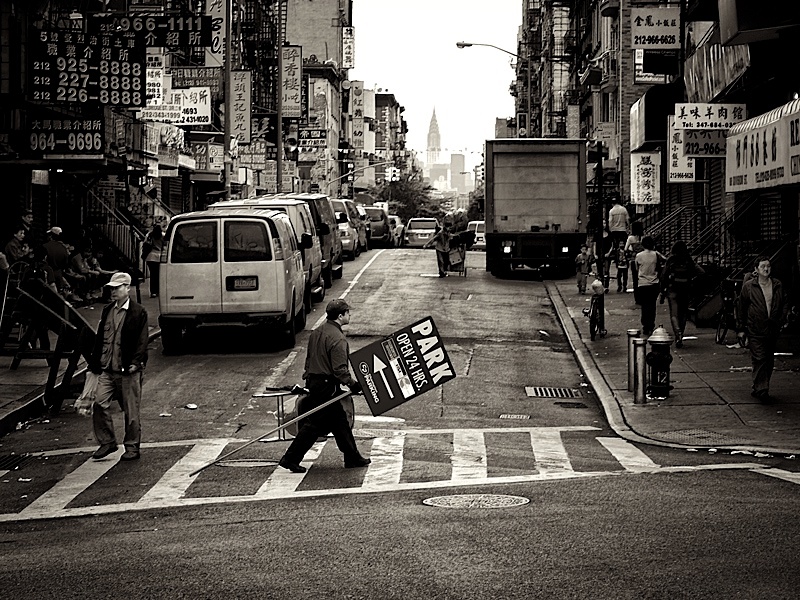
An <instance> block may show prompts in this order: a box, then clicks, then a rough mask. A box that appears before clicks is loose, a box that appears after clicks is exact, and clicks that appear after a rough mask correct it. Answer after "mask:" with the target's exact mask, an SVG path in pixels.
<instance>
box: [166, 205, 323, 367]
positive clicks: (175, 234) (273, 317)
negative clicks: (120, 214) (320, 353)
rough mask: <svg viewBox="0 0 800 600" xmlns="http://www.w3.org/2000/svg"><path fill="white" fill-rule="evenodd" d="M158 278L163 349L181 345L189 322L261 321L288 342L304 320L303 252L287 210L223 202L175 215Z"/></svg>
mask: <svg viewBox="0 0 800 600" xmlns="http://www.w3.org/2000/svg"><path fill="white" fill-rule="evenodd" d="M309 243H310V241H309ZM159 281H160V289H161V293H160V294H159V297H158V308H159V313H160V314H159V317H158V323H159V326H160V327H161V345H162V347H163V349H164V352H165V353H167V354H177V353H179V352H181V351H182V349H183V336H184V333H185V332H186V331H187V330H190V329H194V328H196V327H201V326H215V325H241V326H244V327H249V326H257V327H259V328H268V329H269V330H271V331H274V332H276V333H277V334H278V335H279V336H281V338H282V339H281V341H282V342H283V344H282V345H284V346H286V347H289V348H291V347H293V346H294V344H295V336H296V332H297V331H298V330H302V329H303V328H304V327H305V325H306V311H305V309H304V307H303V295H304V287H305V279H304V274H303V259H302V256H301V254H300V248H299V246H298V245H297V238H296V237H295V232H294V227H293V226H292V222H291V221H290V220H289V216H288V215H286V213H282V212H278V211H274V210H253V209H249V208H247V209H242V208H230V209H214V210H205V211H198V212H191V213H185V214H181V215H178V216H176V217H174V218H173V219H172V220H171V221H170V223H169V226H168V227H167V231H166V233H165V234H164V251H162V262H161V269H160V273H159Z"/></svg>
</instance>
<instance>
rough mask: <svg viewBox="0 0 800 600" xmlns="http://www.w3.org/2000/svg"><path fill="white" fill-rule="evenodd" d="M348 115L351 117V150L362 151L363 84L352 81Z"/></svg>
mask: <svg viewBox="0 0 800 600" xmlns="http://www.w3.org/2000/svg"><path fill="white" fill-rule="evenodd" d="M350 114H351V115H352V117H353V148H356V149H358V150H363V149H364V82H363V81H353V82H352V86H351V88H350Z"/></svg>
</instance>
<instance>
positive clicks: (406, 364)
mask: <svg viewBox="0 0 800 600" xmlns="http://www.w3.org/2000/svg"><path fill="white" fill-rule="evenodd" d="M350 365H351V366H352V367H353V370H354V371H355V373H356V378H357V379H358V381H359V383H360V384H361V387H362V388H363V390H364V398H366V400H367V404H368V405H369V408H370V410H371V411H372V414H373V415H374V416H378V415H381V414H383V413H385V412H386V411H388V410H391V409H392V408H394V407H396V406H398V405H400V404H402V403H404V402H408V401H409V400H411V398H414V397H416V396H419V395H420V394H424V393H425V392H427V391H429V390H432V389H433V388H435V387H437V386H440V385H442V384H443V383H446V382H448V381H450V380H451V379H455V376H456V374H455V369H454V368H453V364H452V363H451V362H450V357H449V356H448V355H447V350H445V347H444V343H443V342H442V338H441V336H440V335H439V331H438V330H437V329H436V325H435V324H434V322H433V319H432V318H431V317H425V318H424V319H422V320H420V321H417V322H416V323H414V324H412V325H409V326H408V327H404V328H402V329H400V330H398V331H396V332H394V333H392V334H391V335H389V336H388V337H386V338H384V339H383V340H380V341H378V342H373V343H372V344H369V345H368V346H365V347H364V348H361V349H360V350H357V351H356V352H353V353H352V354H350Z"/></svg>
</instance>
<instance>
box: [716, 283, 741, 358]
mask: <svg viewBox="0 0 800 600" xmlns="http://www.w3.org/2000/svg"><path fill="white" fill-rule="evenodd" d="M741 287H742V282H741V281H739V280H738V279H725V280H723V282H722V285H721V288H722V292H721V294H722V308H721V309H720V310H719V313H718V316H717V333H716V335H715V336H714V341H715V342H716V343H717V344H724V343H725V342H726V341H727V337H728V331H729V330H731V329H732V330H734V331H735V330H736V298H737V297H738V296H739V290H740V289H741Z"/></svg>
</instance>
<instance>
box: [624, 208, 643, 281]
mask: <svg viewBox="0 0 800 600" xmlns="http://www.w3.org/2000/svg"><path fill="white" fill-rule="evenodd" d="M643 237H644V225H642V222H641V221H634V222H633V223H631V234H630V235H629V236H628V239H627V240H626V241H625V256H627V257H628V264H630V268H631V282H632V283H633V291H634V292H636V288H638V287H639V271H638V270H637V267H636V255H637V254H639V252H641V251H642V250H643V248H642V238H643Z"/></svg>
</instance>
